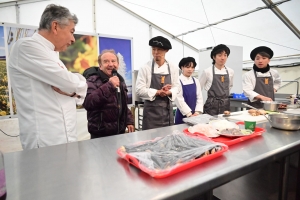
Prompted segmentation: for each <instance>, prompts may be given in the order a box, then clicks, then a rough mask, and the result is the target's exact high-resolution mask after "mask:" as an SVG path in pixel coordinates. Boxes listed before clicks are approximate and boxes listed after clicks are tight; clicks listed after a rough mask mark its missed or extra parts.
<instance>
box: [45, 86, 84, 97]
mask: <svg viewBox="0 0 300 200" xmlns="http://www.w3.org/2000/svg"><path fill="white" fill-rule="evenodd" d="M51 87H52V89H53V90H54V91H55V92H57V93H59V94H62V95H66V96H69V97H78V98H80V95H77V94H76V93H75V92H74V93H72V94H69V93H66V92H63V91H61V90H60V89H59V88H57V87H54V86H51Z"/></svg>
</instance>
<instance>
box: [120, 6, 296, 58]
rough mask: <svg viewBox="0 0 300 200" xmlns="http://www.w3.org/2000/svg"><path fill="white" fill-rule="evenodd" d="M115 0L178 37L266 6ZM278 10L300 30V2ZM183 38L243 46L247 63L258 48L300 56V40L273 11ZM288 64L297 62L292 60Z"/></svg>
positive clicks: (200, 43) (201, 45)
mask: <svg viewBox="0 0 300 200" xmlns="http://www.w3.org/2000/svg"><path fill="white" fill-rule="evenodd" d="M115 1H116V2H118V3H119V4H121V5H123V6H124V7H126V8H128V9H130V10H131V11H133V12H135V13H136V14H138V15H140V16H141V17H143V18H145V19H147V20H149V21H150V22H152V23H154V24H156V25H157V26H160V27H161V28H163V29H165V30H166V31H168V32H170V33H171V34H173V35H175V36H177V35H180V34H182V33H186V32H188V31H191V30H194V29H197V28H200V27H203V26H206V25H207V24H211V23H214V22H218V21H221V20H223V19H227V18H231V17H233V16H237V15H239V14H242V13H245V12H248V11H251V10H254V9H256V8H258V7H266V4H265V3H264V2H263V1H261V0H251V1H249V0H238V1H236V0H227V1H223V0H213V1H211V0H201V1H195V0H185V1H180V0H176V1H174V0H164V1H162V0H151V1H139V0H126V1H125V0H115ZM273 3H276V2H275V1H274V2H273ZM278 8H279V9H280V10H281V11H282V13H283V14H284V15H285V16H286V17H287V18H288V19H289V20H290V21H291V22H292V23H293V24H294V26H295V27H296V28H298V30H300V12H299V9H300V0H291V1H287V2H283V3H282V4H280V5H278ZM179 39H183V41H184V42H187V43H189V44H190V45H192V46H194V47H195V48H197V49H202V48H207V47H211V46H215V45H217V44H220V43H223V44H229V45H235V46H243V60H244V61H246V60H250V57H249V55H250V51H251V50H252V49H253V48H255V47H257V46H268V47H270V48H272V49H273V51H274V57H282V56H290V55H295V54H298V55H299V56H300V39H299V38H298V37H297V36H296V35H295V34H294V33H293V32H292V31H291V30H290V29H289V28H288V27H287V26H286V25H285V24H284V23H283V22H282V21H281V20H280V19H279V18H278V17H277V16H276V15H275V14H274V13H273V12H272V11H271V10H270V9H262V10H259V11H257V12H253V13H250V14H248V15H245V16H242V17H238V18H235V19H232V20H229V21H226V22H223V23H220V24H217V25H214V26H211V27H210V28H205V29H201V30H198V31H195V32H192V33H189V34H186V35H183V36H179ZM296 58H297V59H296V60H295V61H297V60H298V62H299V61H300V59H299V57H296ZM288 62H293V61H291V59H289V61H288Z"/></svg>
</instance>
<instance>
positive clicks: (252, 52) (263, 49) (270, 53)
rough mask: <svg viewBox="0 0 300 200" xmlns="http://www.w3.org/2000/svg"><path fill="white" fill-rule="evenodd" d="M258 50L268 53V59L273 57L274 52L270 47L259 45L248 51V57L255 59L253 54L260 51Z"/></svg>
mask: <svg viewBox="0 0 300 200" xmlns="http://www.w3.org/2000/svg"><path fill="white" fill-rule="evenodd" d="M260 52H265V53H267V54H269V55H270V59H271V58H272V57H273V55H274V53H273V51H272V49H270V48H269V47H265V46H260V47H256V48H255V49H253V50H252V51H251V53H250V58H251V60H254V59H255V56H256V55H257V54H258V53H260Z"/></svg>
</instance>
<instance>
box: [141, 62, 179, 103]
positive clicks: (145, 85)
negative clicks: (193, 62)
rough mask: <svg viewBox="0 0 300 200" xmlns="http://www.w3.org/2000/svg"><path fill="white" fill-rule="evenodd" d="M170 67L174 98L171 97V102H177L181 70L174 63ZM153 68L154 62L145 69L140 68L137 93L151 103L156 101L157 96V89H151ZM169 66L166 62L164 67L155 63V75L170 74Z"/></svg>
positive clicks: (149, 63) (147, 64)
mask: <svg viewBox="0 0 300 200" xmlns="http://www.w3.org/2000/svg"><path fill="white" fill-rule="evenodd" d="M169 66H170V73H171V82H172V88H171V89H170V92H171V93H172V96H171V97H170V96H169V99H170V100H171V101H175V99H176V97H177V94H178V87H179V85H178V84H179V83H178V76H179V68H178V67H175V66H174V65H173V64H172V63H169ZM151 68H152V61H149V62H147V63H146V64H145V65H144V66H143V67H141V68H140V70H139V73H138V76H137V80H136V93H137V95H138V96H139V97H140V98H142V99H144V100H149V101H154V100H155V97H156V96H155V94H156V92H157V89H154V88H150V84H151V77H152V76H151ZM168 73H169V72H168V64H167V63H166V62H165V63H164V64H163V65H162V66H160V67H159V66H158V64H156V63H154V74H168Z"/></svg>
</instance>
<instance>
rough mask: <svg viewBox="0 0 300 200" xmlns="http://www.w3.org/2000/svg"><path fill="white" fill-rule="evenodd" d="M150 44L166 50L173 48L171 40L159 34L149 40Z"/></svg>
mask: <svg viewBox="0 0 300 200" xmlns="http://www.w3.org/2000/svg"><path fill="white" fill-rule="evenodd" d="M149 46H152V47H159V48H162V49H166V50H169V49H172V45H171V43H170V41H169V40H168V39H167V38H164V37H162V36H157V37H154V38H152V39H151V40H149Z"/></svg>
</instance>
